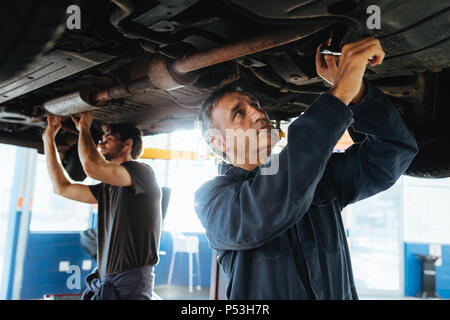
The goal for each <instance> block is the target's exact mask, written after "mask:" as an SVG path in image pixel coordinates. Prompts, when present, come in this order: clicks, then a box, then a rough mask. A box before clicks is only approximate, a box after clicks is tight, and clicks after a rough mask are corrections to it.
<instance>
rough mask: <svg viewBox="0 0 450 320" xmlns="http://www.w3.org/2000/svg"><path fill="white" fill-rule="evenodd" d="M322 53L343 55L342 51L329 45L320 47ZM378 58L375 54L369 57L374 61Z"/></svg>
mask: <svg viewBox="0 0 450 320" xmlns="http://www.w3.org/2000/svg"><path fill="white" fill-rule="evenodd" d="M320 53H321V54H328V55H332V56H340V55H341V53H340V52H339V51H336V50H333V49H332V48H331V47H329V46H323V47H321V48H320ZM375 59H376V57H375V56H373V57H370V58H369V61H373V60H375Z"/></svg>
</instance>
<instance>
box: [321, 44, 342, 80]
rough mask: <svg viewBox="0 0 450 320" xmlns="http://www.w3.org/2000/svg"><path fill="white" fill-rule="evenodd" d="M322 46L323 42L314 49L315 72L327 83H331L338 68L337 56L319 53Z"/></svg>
mask: <svg viewBox="0 0 450 320" xmlns="http://www.w3.org/2000/svg"><path fill="white" fill-rule="evenodd" d="M322 46H323V44H320V45H319V46H318V47H317V50H316V72H317V74H318V75H319V77H321V78H322V79H323V80H325V81H326V82H327V83H328V84H330V85H333V84H334V79H335V78H336V74H337V70H338V64H339V57H337V56H333V55H330V54H321V53H320V48H321V47H322Z"/></svg>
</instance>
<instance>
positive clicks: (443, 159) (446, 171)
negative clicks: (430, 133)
mask: <svg viewBox="0 0 450 320" xmlns="http://www.w3.org/2000/svg"><path fill="white" fill-rule="evenodd" d="M449 142H450V133H448V134H445V135H442V136H439V137H437V138H434V139H430V140H426V141H419V142H418V145H419V152H418V153H417V156H416V157H415V158H414V160H413V162H412V163H411V165H410V166H409V168H408V169H407V170H406V172H405V174H406V175H408V176H411V177H416V178H428V179H436V178H447V177H450V149H449V148H448V146H449Z"/></svg>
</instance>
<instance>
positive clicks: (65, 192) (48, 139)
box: [42, 115, 97, 203]
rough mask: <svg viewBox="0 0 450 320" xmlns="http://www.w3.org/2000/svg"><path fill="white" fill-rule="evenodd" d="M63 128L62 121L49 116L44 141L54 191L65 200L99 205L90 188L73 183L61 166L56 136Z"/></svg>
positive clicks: (43, 136)
mask: <svg viewBox="0 0 450 320" xmlns="http://www.w3.org/2000/svg"><path fill="white" fill-rule="evenodd" d="M60 128H61V119H60V118H59V117H57V116H54V115H47V128H46V129H45V131H44V133H43V135H42V140H43V143H44V152H45V155H46V163H47V169H48V173H49V176H50V180H51V182H52V186H53V191H54V192H55V193H56V194H58V195H61V196H63V197H65V198H68V199H71V200H76V201H81V202H86V203H97V200H96V199H95V197H94V196H93V194H92V193H91V191H90V190H89V187H88V186H86V185H83V184H80V183H73V182H72V181H71V180H70V178H69V177H67V175H66V172H65V170H64V168H63V166H62V165H61V161H60V159H59V154H58V151H57V148H56V143H55V136H56V134H57V133H58V131H59V129H60Z"/></svg>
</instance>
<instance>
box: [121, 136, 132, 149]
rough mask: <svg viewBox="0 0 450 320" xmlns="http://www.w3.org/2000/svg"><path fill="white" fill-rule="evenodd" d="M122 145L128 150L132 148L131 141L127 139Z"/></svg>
mask: <svg viewBox="0 0 450 320" xmlns="http://www.w3.org/2000/svg"><path fill="white" fill-rule="evenodd" d="M123 145H124V146H125V147H130V150H131V149H132V148H133V139H131V138H128V139H127V140H125V142H124V143H123Z"/></svg>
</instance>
